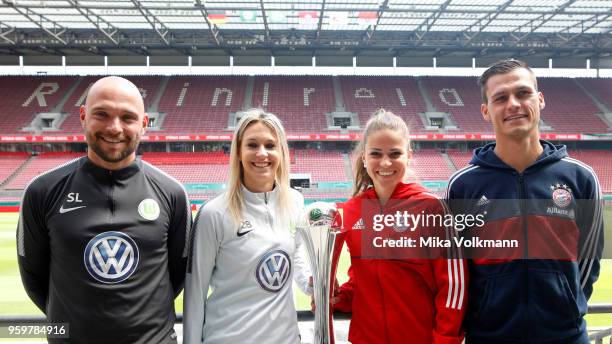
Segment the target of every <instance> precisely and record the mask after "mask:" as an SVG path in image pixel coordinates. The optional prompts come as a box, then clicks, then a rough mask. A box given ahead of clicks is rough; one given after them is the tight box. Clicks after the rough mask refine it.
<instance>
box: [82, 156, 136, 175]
mask: <svg viewBox="0 0 612 344" xmlns="http://www.w3.org/2000/svg"><path fill="white" fill-rule="evenodd" d="M82 161H83V163H82V164H83V169H84V170H85V171H87V172H89V173H91V174H92V175H93V176H95V177H96V178H112V179H114V180H126V179H129V178H130V177H132V176H133V175H135V174H136V173H138V172H140V170H141V169H142V160H140V158H139V157H136V159H135V160H134V161H133V162H132V163H131V164H130V165H128V166H126V167H124V168H122V169H120V170H108V169H106V168H103V167H100V166H98V165H96V164H94V163H93V161H91V160H90V159H89V158H88V157H87V156H85V157H83V159H82Z"/></svg>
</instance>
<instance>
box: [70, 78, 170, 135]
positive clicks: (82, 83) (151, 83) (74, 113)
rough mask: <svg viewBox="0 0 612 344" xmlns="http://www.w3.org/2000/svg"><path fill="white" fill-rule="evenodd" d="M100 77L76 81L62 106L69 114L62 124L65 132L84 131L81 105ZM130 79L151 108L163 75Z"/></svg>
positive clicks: (77, 132)
mask: <svg viewBox="0 0 612 344" xmlns="http://www.w3.org/2000/svg"><path fill="white" fill-rule="evenodd" d="M98 79H99V77H93V76H90V77H85V78H82V79H80V80H78V81H77V80H75V81H74V82H78V85H76V87H75V88H74V90H73V91H72V93H70V96H69V97H68V100H67V101H66V103H65V104H64V106H63V108H62V111H63V112H65V113H67V114H68V116H67V117H66V119H65V120H64V121H63V122H62V125H61V129H62V131H63V132H66V133H70V134H80V133H82V132H83V128H82V127H81V121H80V118H79V109H80V107H81V105H84V104H85V98H86V96H87V91H89V88H90V87H91V85H92V84H93V83H94V82H95V81H96V80H98ZM130 80H131V81H132V82H133V83H134V84H135V85H136V86H138V88H139V89H140V93H141V94H142V96H143V101H144V104H145V108H146V109H150V108H151V105H152V102H153V99H154V98H155V96H156V95H157V92H158V91H159V86H160V83H161V77H157V76H134V77H130ZM63 91H66V90H63Z"/></svg>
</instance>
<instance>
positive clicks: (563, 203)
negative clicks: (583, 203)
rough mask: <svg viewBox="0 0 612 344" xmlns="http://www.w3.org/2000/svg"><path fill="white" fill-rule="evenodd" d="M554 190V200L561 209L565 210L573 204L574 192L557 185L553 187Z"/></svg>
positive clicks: (566, 187) (564, 186)
mask: <svg viewBox="0 0 612 344" xmlns="http://www.w3.org/2000/svg"><path fill="white" fill-rule="evenodd" d="M550 188H551V189H553V193H552V200H553V202H554V203H555V205H556V206H557V207H559V208H565V207H567V206H568V205H570V203H572V192H571V190H570V188H569V187H568V186H567V185H560V184H557V185H555V186H551V187H550Z"/></svg>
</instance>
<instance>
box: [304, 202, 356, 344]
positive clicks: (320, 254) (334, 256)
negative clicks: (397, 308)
mask: <svg viewBox="0 0 612 344" xmlns="http://www.w3.org/2000/svg"><path fill="white" fill-rule="evenodd" d="M306 215H307V220H308V222H307V225H306V224H304V225H303V226H298V227H297V231H298V233H299V235H300V236H301V237H302V239H303V242H304V246H305V247H306V251H307V253H308V259H309V261H310V269H311V272H312V279H313V281H312V282H313V297H314V301H315V307H316V309H315V314H314V336H313V338H314V341H313V343H314V344H333V343H334V330H333V317H332V312H331V309H330V303H329V299H330V297H331V295H332V294H333V291H334V290H333V288H334V281H335V279H336V267H337V265H338V258H339V257H340V251H341V250H342V244H343V243H344V234H345V233H343V232H340V231H337V230H338V229H339V225H338V224H337V222H338V220H337V218H336V207H335V204H333V203H328V202H314V203H312V204H311V205H309V206H308V207H307V208H306ZM334 219H336V223H334Z"/></svg>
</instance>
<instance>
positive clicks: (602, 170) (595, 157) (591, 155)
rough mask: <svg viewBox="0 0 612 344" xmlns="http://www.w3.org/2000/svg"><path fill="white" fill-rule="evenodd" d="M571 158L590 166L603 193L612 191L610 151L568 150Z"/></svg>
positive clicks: (611, 156) (611, 158) (611, 153)
mask: <svg viewBox="0 0 612 344" xmlns="http://www.w3.org/2000/svg"><path fill="white" fill-rule="evenodd" d="M569 155H570V156H571V157H572V158H575V159H577V160H580V161H582V162H584V163H586V164H587V165H589V166H591V167H592V168H593V170H595V173H596V174H597V177H598V178H599V183H600V184H601V189H602V191H603V193H608V194H609V193H612V165H610V161H612V152H610V151H603V150H580V151H572V152H569Z"/></svg>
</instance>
